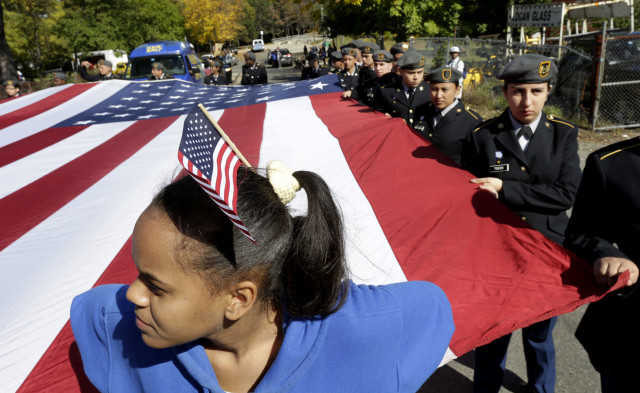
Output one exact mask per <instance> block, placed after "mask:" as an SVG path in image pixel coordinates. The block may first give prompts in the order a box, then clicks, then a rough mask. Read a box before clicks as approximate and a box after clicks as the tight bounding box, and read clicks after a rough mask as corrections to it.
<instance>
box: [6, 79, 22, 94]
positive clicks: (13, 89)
mask: <svg viewBox="0 0 640 393" xmlns="http://www.w3.org/2000/svg"><path fill="white" fill-rule="evenodd" d="M2 84H3V85H4V92H5V93H7V97H6V98H15V97H20V96H21V95H22V94H21V93H20V82H18V81H16V80H12V79H8V80H6V81H4V82H2Z"/></svg>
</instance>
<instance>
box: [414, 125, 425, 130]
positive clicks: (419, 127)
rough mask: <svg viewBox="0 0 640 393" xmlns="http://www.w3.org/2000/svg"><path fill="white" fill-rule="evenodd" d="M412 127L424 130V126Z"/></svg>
mask: <svg viewBox="0 0 640 393" xmlns="http://www.w3.org/2000/svg"><path fill="white" fill-rule="evenodd" d="M413 129H414V130H418V131H424V126H414V127H413Z"/></svg>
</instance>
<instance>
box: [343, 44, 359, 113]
mask: <svg viewBox="0 0 640 393" xmlns="http://www.w3.org/2000/svg"><path fill="white" fill-rule="evenodd" d="M356 51H357V49H356V48H351V47H344V48H342V64H344V69H343V70H342V71H340V72H339V73H338V80H339V81H340V85H342V88H343V89H344V93H342V97H343V98H349V97H350V98H353V99H354V100H357V99H358V90H357V88H358V69H357V68H356Z"/></svg>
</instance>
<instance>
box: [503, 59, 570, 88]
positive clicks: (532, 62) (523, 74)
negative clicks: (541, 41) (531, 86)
mask: <svg viewBox="0 0 640 393" xmlns="http://www.w3.org/2000/svg"><path fill="white" fill-rule="evenodd" d="M557 73H558V67H557V66H556V64H555V63H554V62H553V60H551V59H550V58H548V57H546V56H542V55H538V54H533V53H527V54H526V55H522V56H518V57H516V58H515V59H513V60H511V62H510V63H509V64H507V65H506V66H504V68H503V69H502V70H501V71H500V73H499V74H498V76H497V78H498V79H500V80H503V81H505V82H508V83H544V82H551V81H553V80H555V77H556V75H557Z"/></svg>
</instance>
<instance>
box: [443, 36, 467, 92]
mask: <svg viewBox="0 0 640 393" xmlns="http://www.w3.org/2000/svg"><path fill="white" fill-rule="evenodd" d="M449 56H451V60H449V61H448V62H447V67H451V68H455V69H456V70H458V71H460V75H461V76H460V80H459V81H458V86H460V91H459V92H458V93H456V98H457V99H461V98H462V84H463V83H464V61H462V59H461V58H460V48H458V47H457V46H452V47H451V50H449Z"/></svg>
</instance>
